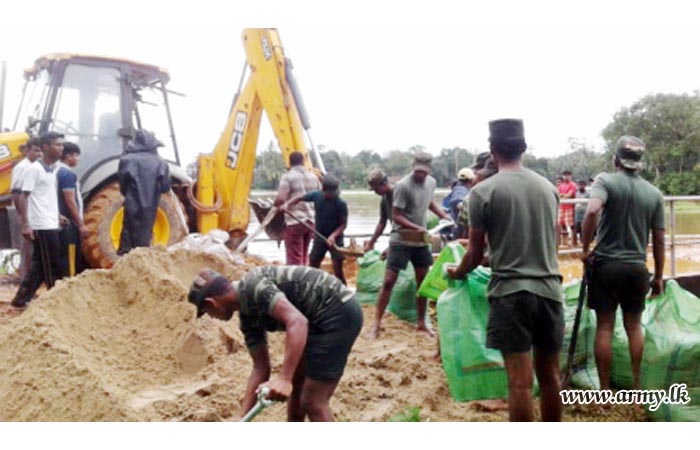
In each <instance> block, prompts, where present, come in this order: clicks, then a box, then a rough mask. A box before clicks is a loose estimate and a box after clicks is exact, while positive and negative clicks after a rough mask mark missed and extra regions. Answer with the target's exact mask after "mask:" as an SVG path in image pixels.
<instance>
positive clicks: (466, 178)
mask: <svg viewBox="0 0 700 450" xmlns="http://www.w3.org/2000/svg"><path fill="white" fill-rule="evenodd" d="M473 181H474V171H473V170H472V169H470V168H469V167H464V168H462V169H460V170H459V173H458V174H457V184H455V186H454V187H453V188H452V192H450V194H449V200H448V202H447V210H448V212H449V214H450V216H451V217H452V221H453V222H455V223H456V224H457V227H456V228H455V232H454V236H456V237H461V236H462V233H463V232H464V229H463V228H462V227H461V226H460V225H459V223H458V222H457V220H458V219H459V211H460V209H461V205H462V201H463V200H464V199H465V198H466V197H467V195H469V190H470V189H471V187H472V183H473Z"/></svg>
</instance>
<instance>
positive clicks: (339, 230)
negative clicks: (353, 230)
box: [327, 214, 348, 247]
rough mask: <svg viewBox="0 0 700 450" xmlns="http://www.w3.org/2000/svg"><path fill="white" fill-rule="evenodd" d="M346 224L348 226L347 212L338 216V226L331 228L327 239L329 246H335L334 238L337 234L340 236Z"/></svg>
mask: <svg viewBox="0 0 700 450" xmlns="http://www.w3.org/2000/svg"><path fill="white" fill-rule="evenodd" d="M347 226H348V216H347V214H345V215H342V216H340V225H339V226H338V228H336V229H335V230H333V232H332V233H331V234H330V236H328V239H327V241H328V245H330V246H331V247H335V239H336V238H337V237H338V236H340V235H341V234H343V232H344V231H345V228H346V227H347Z"/></svg>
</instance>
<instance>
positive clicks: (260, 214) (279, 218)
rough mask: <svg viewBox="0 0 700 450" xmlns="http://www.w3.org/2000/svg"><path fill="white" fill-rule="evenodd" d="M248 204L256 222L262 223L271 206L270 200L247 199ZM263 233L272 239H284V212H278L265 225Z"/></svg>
mask: <svg viewBox="0 0 700 450" xmlns="http://www.w3.org/2000/svg"><path fill="white" fill-rule="evenodd" d="M248 201H249V203H250V206H251V207H252V208H253V212H254V213H255V217H257V218H258V222H260V223H262V221H263V219H264V218H265V216H266V215H267V213H268V212H270V208H272V201H271V200H269V199H252V198H251V199H249V200H248ZM265 233H267V235H268V236H269V238H270V239H272V240H273V241H278V242H279V241H281V240H283V239H284V213H282V212H278V213H277V214H276V215H275V217H274V219H272V222H270V223H269V224H268V225H267V226H266V227H265Z"/></svg>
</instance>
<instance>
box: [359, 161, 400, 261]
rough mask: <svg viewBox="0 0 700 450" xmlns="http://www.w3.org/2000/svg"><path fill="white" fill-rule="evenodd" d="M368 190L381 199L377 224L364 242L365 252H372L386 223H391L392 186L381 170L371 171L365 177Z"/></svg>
mask: <svg viewBox="0 0 700 450" xmlns="http://www.w3.org/2000/svg"><path fill="white" fill-rule="evenodd" d="M367 183H368V184H369V189H370V190H371V191H373V192H374V193H375V194H377V195H378V196H380V197H381V198H382V200H381V202H380V204H379V222H377V226H376V227H375V229H374V234H373V235H372V237H371V238H370V239H369V240H368V241H365V244H364V249H365V251H366V252H367V251H369V250H372V249H373V248H374V244H375V243H376V242H377V239H379V237H380V236H381V235H382V233H384V229H385V228H386V223H387V221H389V222H391V221H392V214H393V213H392V210H393V207H394V206H393V205H394V186H392V185H391V184H390V183H389V179H388V178H387V176H386V174H385V173H384V171H382V170H381V169H374V170H372V171H371V172H370V173H369V175H368V176H367Z"/></svg>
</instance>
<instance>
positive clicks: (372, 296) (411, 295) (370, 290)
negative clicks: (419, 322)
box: [355, 250, 418, 322]
mask: <svg viewBox="0 0 700 450" xmlns="http://www.w3.org/2000/svg"><path fill="white" fill-rule="evenodd" d="M358 264H359V266H360V270H359V272H358V273H357V281H356V288H357V289H356V291H355V298H356V299H357V301H358V302H360V303H366V304H371V305H375V304H376V303H377V297H378V296H379V291H380V290H381V288H382V283H384V272H385V270H386V262H385V261H382V260H381V252H379V251H377V250H371V251H369V252H367V253H366V254H365V256H363V257H362V258H360V259H359V260H358ZM387 310H388V311H389V312H391V313H392V314H395V315H396V316H398V317H399V318H400V319H403V320H407V321H409V322H416V319H417V318H418V312H417V311H416V274H415V271H414V270H413V266H412V265H411V264H410V263H409V264H408V267H406V270H402V271H401V272H399V276H398V278H397V280H396V284H395V285H394V289H393V290H392V291H391V297H390V298H389V305H388V306H387Z"/></svg>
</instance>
